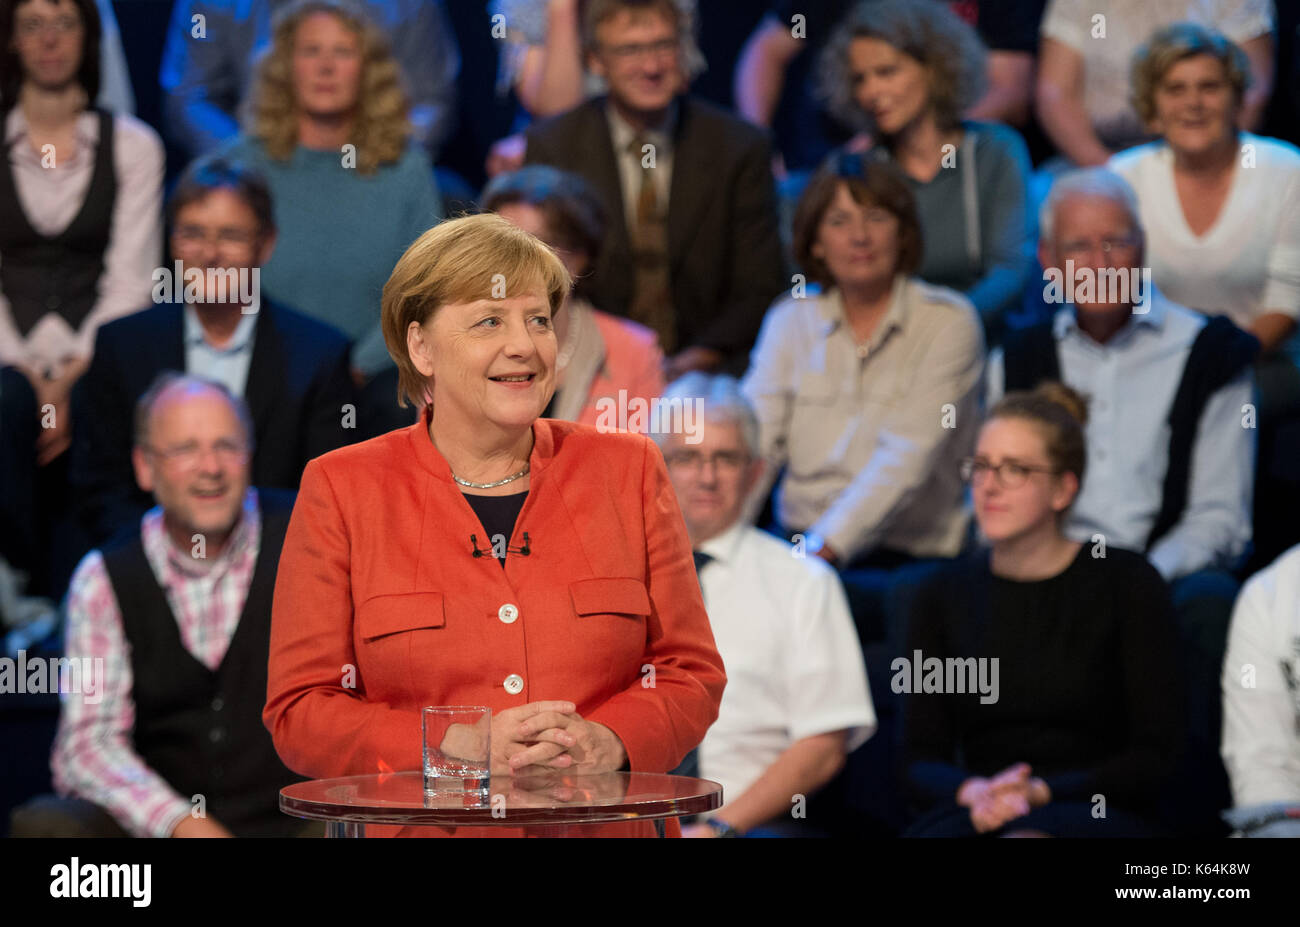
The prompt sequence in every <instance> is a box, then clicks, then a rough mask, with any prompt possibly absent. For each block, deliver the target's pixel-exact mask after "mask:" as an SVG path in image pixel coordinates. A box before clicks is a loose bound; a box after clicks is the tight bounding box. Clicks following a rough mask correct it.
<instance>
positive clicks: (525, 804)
mask: <svg viewBox="0 0 1300 927" xmlns="http://www.w3.org/2000/svg"><path fill="white" fill-rule="evenodd" d="M721 806H722V786H721V785H719V784H718V783H716V782H713V781H711V780H708V779H694V778H691V777H689V776H673V775H668V774H666V773H642V772H611V773H601V774H599V775H590V776H575V775H565V774H553V775H548V776H545V777H540V778H513V779H512V778H510V777H504V776H493V777H492V779H491V783H490V785H489V788H488V797H487V798H486V799H482V798H480V797H478V796H477V795H455V794H452V795H448V794H440V795H436V796H433V795H429V794H426V793H425V791H424V776H423V774H422V773H420V772H418V771H415V772H398V773H378V774H375V775H368V776H345V777H342V778H339V779H314V780H311V781H309V782H299V783H296V784H294V785H290V786H286V787H284V788H283V789H281V790H280V810H281V811H283V812H285V813H286V814H290V815H293V816H294V817H300V818H310V819H313V820H323V821H351V822H359V823H366V824H431V825H442V826H470V825H479V826H483V825H493V824H497V825H503V826H513V827H518V826H521V825H537V824H600V823H607V822H616V821H632V820H637V819H653V818H670V817H678V816H681V815H686V814H703V813H705V812H708V811H712V810H714V809H716V808H719V807H721Z"/></svg>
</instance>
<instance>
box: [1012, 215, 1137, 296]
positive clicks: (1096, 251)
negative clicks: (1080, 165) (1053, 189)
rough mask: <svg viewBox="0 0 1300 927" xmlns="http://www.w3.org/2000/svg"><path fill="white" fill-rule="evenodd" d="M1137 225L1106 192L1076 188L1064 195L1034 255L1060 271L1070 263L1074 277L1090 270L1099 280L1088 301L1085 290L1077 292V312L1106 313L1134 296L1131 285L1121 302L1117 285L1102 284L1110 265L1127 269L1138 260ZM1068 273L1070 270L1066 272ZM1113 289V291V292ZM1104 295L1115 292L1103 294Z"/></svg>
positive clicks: (1063, 271)
mask: <svg viewBox="0 0 1300 927" xmlns="http://www.w3.org/2000/svg"><path fill="white" fill-rule="evenodd" d="M1142 255H1143V241H1142V232H1141V229H1140V228H1138V227H1137V225H1136V222H1135V220H1134V217H1133V216H1131V215H1129V212H1128V210H1127V209H1126V208H1125V207H1124V206H1123V205H1122V204H1120V203H1118V202H1116V201H1115V200H1113V199H1111V198H1110V197H1108V196H1100V195H1091V194H1084V193H1075V194H1071V195H1068V196H1065V197H1064V198H1062V199H1061V201H1060V203H1059V204H1058V205H1057V207H1056V210H1055V213H1054V215H1053V223H1052V237H1051V239H1050V240H1047V241H1042V242H1040V243H1039V248H1038V259H1039V261H1040V262H1041V263H1042V265H1043V267H1055V268H1060V270H1061V273H1062V274H1065V272H1066V271H1067V270H1068V269H1069V266H1070V265H1069V263H1068V262H1070V261H1073V262H1074V268H1075V273H1076V277H1077V276H1078V271H1079V270H1080V269H1082V268H1088V269H1091V270H1092V271H1093V273H1094V276H1095V279H1096V280H1097V282H1098V284H1099V285H1097V286H1094V287H1093V288H1092V289H1093V292H1092V299H1091V300H1082V299H1080V298H1079V296H1081V295H1084V296H1086V295H1087V291H1086V290H1079V291H1076V293H1075V297H1074V298H1075V304H1074V308H1075V312H1076V313H1077V314H1080V315H1083V314H1087V313H1098V314H1101V315H1110V314H1112V313H1114V312H1117V311H1119V310H1126V309H1127V308H1128V307H1129V306H1131V305H1132V303H1133V302H1134V300H1135V299H1136V294H1134V293H1133V292H1132V290H1131V288H1130V289H1129V294H1128V295H1129V297H1130V299H1129V301H1128V302H1123V301H1120V300H1119V297H1120V296H1122V295H1123V293H1122V292H1120V289H1119V288H1118V287H1111V286H1102V285H1100V284H1101V282H1102V281H1103V280H1104V279H1106V278H1105V276H1104V274H1103V272H1104V271H1106V270H1107V269H1109V268H1118V269H1123V270H1125V271H1127V270H1128V269H1129V268H1138V267H1140V266H1141V264H1142ZM1066 276H1067V277H1068V275H1066ZM1112 291H1113V292H1112ZM1106 296H1112V297H1115V298H1114V299H1106V298H1105V297H1106Z"/></svg>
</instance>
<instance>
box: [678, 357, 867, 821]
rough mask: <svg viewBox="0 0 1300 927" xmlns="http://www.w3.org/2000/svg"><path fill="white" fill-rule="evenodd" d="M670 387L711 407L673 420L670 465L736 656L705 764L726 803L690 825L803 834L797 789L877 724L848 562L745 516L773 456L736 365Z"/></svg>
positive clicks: (707, 740)
mask: <svg viewBox="0 0 1300 927" xmlns="http://www.w3.org/2000/svg"><path fill="white" fill-rule="evenodd" d="M664 399H665V400H666V401H667V402H669V403H681V404H682V406H683V407H685V406H688V405H689V406H692V407H693V408H695V409H698V410H699V411H700V414H701V415H702V419H701V420H699V421H698V424H699V428H700V433H699V435H698V437H699V439H700V440H698V441H695V440H694V438H693V437H692V436H690V435H687V434H685V433H684V430H682V429H678V430H671V428H670V427H664V426H665V425H667V426H671V423H670V422H664V421H662V420H661V422H660V425H661V430H660V431H659V432H658V433H656V434H654V435H653V437H654V439H655V441H656V442H658V444H659V447H660V449H661V450H662V451H663V454H664V461H665V462H666V463H667V465H668V476H669V478H670V479H671V480H672V484H673V489H674V490H675V492H676V495H677V503H678V505H680V506H681V509H682V516H683V517H684V518H685V520H686V528H687V531H688V532H689V534H690V537H691V546H692V547H694V548H695V562H696V569H697V571H698V572H699V577H700V585H701V586H702V587H703V590H704V607H705V609H706V610H707V611H708V613H709V624H710V625H711V626H712V627H713V636H714V639H715V641H716V642H717V645H718V653H719V654H721V656H722V659H723V662H724V663H725V664H726V667H727V688H726V691H725V692H724V693H723V696H722V706H721V707H720V708H719V710H718V720H717V721H715V722H714V723H713V726H712V727H710V728H709V731H708V733H707V734H706V735H705V736H704V741H703V743H701V744H700V752H699V761H700V767H699V768H700V773H699V774H700V775H701V776H703V777H704V778H706V779H711V780H713V781H714V782H720V783H722V788H723V798H724V800H725V802H726V804H724V805H723V806H722V808H721V809H719V810H718V811H716V812H713V813H712V814H710V816H709V818H708V819H707V820H706V821H705V822H702V823H697V824H695V825H692V826H690V827H687V828H685V829H684V830H683V835H684V836H704V837H711V836H717V835H726V836H735V835H738V834H746V833H754V834H755V835H756V836H757V835H766V834H767V833H772V832H775V833H789V832H793V833H798V832H799V831H798V830H796V829H795V828H794V827H792V819H791V817H790V815H791V796H795V795H803V796H805V798H807V797H810V796H811V795H812V794H813V793H814V792H816V791H817V790H818V789H820V788H821V787H822V786H823V785H825V784H826V783H827V782H829V781H830V780H831V779H832V778H834V776H835V774H836V773H838V772H839V770H840V769H841V768H842V767H843V766H844V760H845V757H846V755H847V754H849V753H851V752H852V751H854V750H856V749H857V748H858V747H859V746H861V745H862V744H863V743H864V742H865V741H866V740H867V738H868V737H870V736H871V734H872V732H873V731H874V730H875V726H876V717H875V712H874V711H873V710H872V704H871V695H870V692H869V691H868V689H867V677H866V673H865V671H864V669H863V665H862V652H861V650H860V649H859V647H858V640H857V635H856V634H855V633H854V630H853V618H852V616H851V615H850V614H849V608H848V602H847V600H846V599H845V597H844V590H843V589H842V588H841V587H840V582H839V580H838V579H837V578H836V576H835V571H834V570H832V569H830V567H828V566H827V565H826V564H825V563H823V562H821V561H820V560H819V559H818V558H816V557H811V558H801V557H795V556H792V550H791V548H790V545H789V544H786V543H785V542H783V541H780V540H778V539H777V538H774V537H772V536H771V535H770V534H768V533H766V532H764V531H760V530H758V529H757V528H754V527H752V526H750V525H749V524H747V523H746V521H745V520H744V519H743V518H742V517H741V516H742V509H743V507H744V504H745V498H746V495H747V493H748V492H749V490H750V489H751V488H752V487H753V486H754V485H755V483H756V482H757V481H758V479H759V477H760V473H761V471H762V468H763V461H762V458H761V457H760V456H759V447H758V420H757V419H756V418H755V417H754V412H753V410H752V409H751V408H750V406H749V403H748V401H747V400H746V399H745V397H744V395H743V394H742V393H741V392H740V389H739V384H737V383H736V381H735V380H733V379H732V378H730V377H724V376H710V375H708V374H702V373H693V374H688V375H687V376H685V377H683V378H682V379H680V380H678V381H677V382H676V383H674V384H672V385H671V386H670V387H669V389H668V392H667V394H666V395H665V396H664Z"/></svg>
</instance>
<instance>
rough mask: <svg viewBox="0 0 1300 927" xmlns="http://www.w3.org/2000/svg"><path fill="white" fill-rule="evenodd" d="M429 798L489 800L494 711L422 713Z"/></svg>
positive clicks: (451, 708)
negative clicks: (451, 797)
mask: <svg viewBox="0 0 1300 927" xmlns="http://www.w3.org/2000/svg"><path fill="white" fill-rule="evenodd" d="M420 714H421V720H422V723H423V729H424V791H425V794H426V795H435V796H438V795H448V796H462V797H466V798H474V797H481V798H483V799H485V800H486V799H487V795H488V773H489V770H490V768H491V758H492V737H491V734H492V709H491V708H487V707H484V706H482V705H435V706H431V707H429V708H424V709H422V710H421V712H420Z"/></svg>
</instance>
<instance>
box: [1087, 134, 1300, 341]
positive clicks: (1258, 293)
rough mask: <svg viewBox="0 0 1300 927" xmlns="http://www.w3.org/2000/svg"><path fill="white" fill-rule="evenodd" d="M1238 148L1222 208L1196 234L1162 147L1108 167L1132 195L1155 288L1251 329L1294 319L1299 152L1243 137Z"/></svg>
mask: <svg viewBox="0 0 1300 927" xmlns="http://www.w3.org/2000/svg"><path fill="white" fill-rule="evenodd" d="M1240 145H1241V152H1240V154H1239V156H1238V158H1237V163H1236V171H1235V174H1234V175H1233V178H1232V186H1231V188H1230V189H1229V191H1228V196H1227V199H1226V200H1225V201H1224V204H1223V209H1222V211H1221V212H1220V213H1219V216H1218V218H1216V219H1215V220H1214V224H1213V225H1212V226H1210V228H1209V229H1207V230H1206V232H1205V234H1203V235H1196V234H1194V233H1193V232H1192V230H1191V228H1189V227H1188V225H1187V219H1186V218H1185V217H1184V215H1183V207H1182V204H1181V203H1180V202H1179V199H1178V191H1177V190H1176V188H1175V186H1174V154H1173V151H1172V150H1171V149H1170V148H1169V146H1168V145H1167V144H1165V143H1164V142H1163V141H1159V142H1152V143H1150V144H1147V145H1140V146H1138V147H1137V148H1131V149H1129V150H1128V151H1122V152H1120V153H1119V154H1117V155H1115V156H1114V157H1113V158H1111V160H1110V167H1111V168H1112V169H1113V170H1114V171H1115V172H1116V173H1118V174H1120V175H1122V176H1123V177H1124V178H1125V179H1126V180H1128V182H1129V183H1130V184H1132V186H1133V189H1134V191H1135V192H1136V193H1137V198H1138V209H1139V212H1140V213H1141V218H1142V224H1143V226H1144V227H1145V230H1146V261H1147V263H1148V264H1149V265H1150V267H1151V274H1152V277H1153V279H1154V281H1155V284H1156V286H1157V287H1159V288H1160V289H1161V290H1162V291H1163V292H1164V294H1165V295H1166V296H1168V297H1169V298H1170V299H1172V300H1173V301H1174V302H1176V303H1181V304H1183V305H1184V306H1189V307H1191V308H1193V309H1196V310H1199V311H1200V312H1203V313H1206V314H1213V315H1217V314H1223V315H1227V316H1228V317H1229V318H1231V319H1232V320H1233V321H1234V322H1235V323H1237V325H1239V326H1241V327H1242V328H1249V327H1250V326H1251V325H1252V324H1253V323H1254V321H1255V319H1256V318H1258V317H1259V316H1260V315H1262V314H1263V313H1265V312H1281V313H1284V314H1286V315H1289V316H1291V317H1292V318H1298V317H1300V150H1297V149H1296V148H1295V147H1294V146H1293V145H1290V144H1288V143H1286V142H1282V141H1278V140H1277V139H1273V138H1263V137H1261V136H1258V135H1251V134H1250V133H1248V132H1243V133H1241V139H1240Z"/></svg>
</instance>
